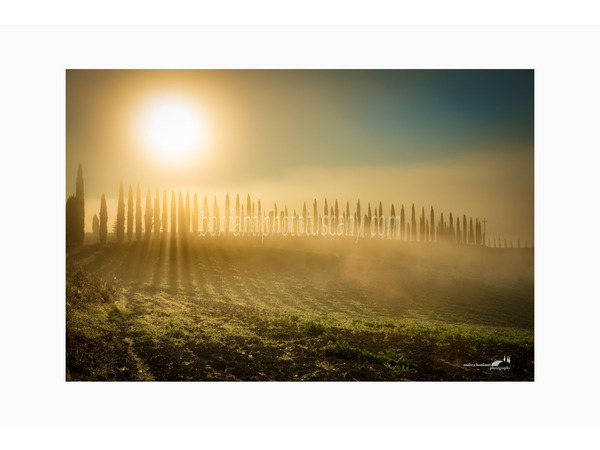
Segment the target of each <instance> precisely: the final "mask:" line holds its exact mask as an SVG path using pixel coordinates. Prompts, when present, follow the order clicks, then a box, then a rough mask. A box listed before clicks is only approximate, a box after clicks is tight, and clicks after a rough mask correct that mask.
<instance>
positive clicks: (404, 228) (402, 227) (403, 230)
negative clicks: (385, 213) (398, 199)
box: [400, 205, 408, 241]
mask: <svg viewBox="0 0 600 450" xmlns="http://www.w3.org/2000/svg"><path fill="white" fill-rule="evenodd" d="M406 225H407V224H406V216H405V215H404V205H402V206H401V207H400V232H401V234H402V240H403V241H405V240H406V237H407V236H408V234H407V230H408V228H407V226H406Z"/></svg>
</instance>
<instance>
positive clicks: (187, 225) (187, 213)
mask: <svg viewBox="0 0 600 450" xmlns="http://www.w3.org/2000/svg"><path fill="white" fill-rule="evenodd" d="M191 219H192V213H191V212H190V193H189V192H186V193H185V233H186V234H189V232H190V220H191Z"/></svg>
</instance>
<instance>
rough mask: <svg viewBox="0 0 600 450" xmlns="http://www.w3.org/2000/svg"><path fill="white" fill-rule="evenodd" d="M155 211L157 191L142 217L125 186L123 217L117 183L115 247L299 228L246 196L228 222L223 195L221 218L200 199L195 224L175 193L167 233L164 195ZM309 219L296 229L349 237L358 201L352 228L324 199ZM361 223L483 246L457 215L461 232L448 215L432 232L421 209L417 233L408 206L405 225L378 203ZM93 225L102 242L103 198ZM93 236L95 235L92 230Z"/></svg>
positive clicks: (481, 237)
mask: <svg viewBox="0 0 600 450" xmlns="http://www.w3.org/2000/svg"><path fill="white" fill-rule="evenodd" d="M160 205H161V201H160V194H159V190H158V189H156V193H155V196H154V204H153V203H152V196H151V190H150V187H148V190H147V193H146V201H145V208H144V214H143V216H142V196H141V187H140V185H138V186H137V190H136V196H135V201H134V196H133V187H132V186H131V185H130V186H129V195H128V200H127V215H126V214H125V206H126V205H125V199H124V190H123V182H121V184H120V186H119V200H118V206H117V218H116V220H115V223H114V226H113V231H114V232H115V234H116V236H117V240H118V241H119V242H123V241H124V240H125V230H126V231H127V233H126V236H127V239H128V241H131V240H132V239H133V236H134V229H135V239H136V240H141V239H142V238H143V237H145V238H146V239H149V238H150V237H151V235H152V230H154V234H155V235H156V236H158V235H160V233H161V232H162V233H166V232H169V231H170V232H171V233H189V232H193V233H194V234H198V232H199V231H202V232H208V231H217V232H218V233H223V234H225V235H229V234H230V233H232V232H233V227H234V224H235V221H236V220H237V219H236V218H237V217H241V218H243V217H245V216H247V215H248V216H250V217H258V218H263V217H265V216H269V218H270V223H273V219H274V218H275V217H278V216H279V219H280V220H279V221H275V222H274V223H275V224H276V228H275V229H274V230H273V232H274V233H287V232H291V231H294V232H297V231H298V230H299V229H300V228H301V225H300V224H301V222H300V221H299V220H296V221H293V222H292V221H291V220H288V221H284V220H283V219H284V217H288V218H290V217H291V216H290V215H289V211H288V208H287V205H285V206H284V208H283V209H281V210H279V209H278V207H277V204H276V203H275V204H274V205H273V209H272V210H270V211H267V210H265V209H264V208H263V207H262V204H261V201H260V200H258V201H257V202H253V201H252V199H251V197H250V195H248V196H247V198H246V205H245V208H244V205H243V204H241V202H240V196H239V194H238V195H237V196H236V200H235V209H234V212H235V214H234V219H233V221H232V220H231V218H230V216H229V214H225V211H230V213H231V212H232V211H231V201H230V196H229V194H227V195H226V197H225V209H224V213H223V214H221V213H220V208H219V204H218V201H217V198H216V197H215V199H214V203H213V208H212V214H208V211H209V208H208V197H207V196H206V195H205V196H204V201H203V204H202V211H203V212H204V213H205V214H206V219H205V220H201V219H199V209H198V197H197V194H194V198H193V209H192V210H190V196H189V193H187V194H186V195H185V202H184V197H183V194H182V193H181V192H180V193H179V194H178V201H176V196H175V192H172V193H171V202H170V211H171V214H170V228H169V215H168V214H167V211H168V208H167V192H166V191H163V195H162V205H163V209H162V214H161V209H160ZM134 210H135V214H134ZM248 211H249V214H248ZM223 216H225V217H223ZM293 216H294V217H296V218H297V217H299V216H302V217H303V218H306V217H308V209H307V206H306V202H305V203H304V205H303V209H302V212H301V214H298V213H297V212H296V210H295V209H294V211H293ZM311 217H312V219H311V220H310V221H304V220H303V221H302V223H303V225H302V227H306V228H308V229H312V230H313V231H316V230H317V227H318V224H319V223H322V222H323V219H324V218H325V219H326V223H329V222H330V223H331V226H332V229H334V230H335V229H336V227H337V226H338V225H339V224H340V223H342V222H343V223H345V224H347V225H348V226H346V227H344V234H345V235H355V233H356V230H357V224H358V222H357V221H356V218H357V217H361V203H360V200H358V202H357V204H356V209H355V212H354V215H353V216H352V217H353V218H354V220H355V222H354V223H353V224H352V226H349V225H350V224H349V223H348V222H349V221H348V218H349V217H351V211H350V202H346V208H345V211H342V212H341V215H340V208H339V203H338V201H337V199H336V200H335V203H334V205H333V206H331V207H329V206H328V202H327V199H325V200H324V205H323V213H322V214H321V213H319V211H318V203H317V200H316V199H314V201H313V211H312V215H311ZM203 218H204V217H203ZM314 218H316V220H314ZM379 218H382V220H381V223H379ZM362 219H363V221H364V235H365V236H370V235H375V236H380V237H385V238H390V239H399V240H405V241H417V242H449V243H458V244H469V245H484V243H485V232H484V231H483V230H482V222H481V221H480V220H479V219H477V218H476V219H475V223H473V219H472V218H470V219H469V221H468V222H467V217H466V215H463V217H462V228H461V219H460V218H459V217H457V218H456V219H455V218H454V217H453V215H452V213H450V214H449V216H448V221H446V219H445V218H444V214H443V213H441V214H440V218H439V221H438V222H437V223H436V225H435V227H433V226H431V224H433V223H435V212H434V209H433V207H431V209H430V213H429V216H428V217H426V215H425V208H422V209H421V216H420V217H419V225H418V227H417V219H416V214H415V206H414V204H413V205H412V207H411V217H410V221H408V220H407V218H406V214H405V210H404V205H401V208H400V213H399V214H397V213H396V209H395V206H394V204H392V205H391V210H390V215H389V216H388V217H385V216H384V214H383V205H382V202H379V207H378V208H372V207H371V203H369V204H368V206H367V212H366V213H365V214H364V215H363V216H362ZM384 219H385V220H384ZM98 222H99V223H100V226H99V228H103V225H102V224H104V229H102V230H100V241H101V242H105V240H106V236H105V234H104V232H105V231H104V230H105V227H106V201H105V198H104V196H103V197H102V202H101V210H100V220H97V218H96V216H94V223H98ZM372 223H373V224H376V226H377V228H378V229H377V230H372V229H371V224H372ZM142 224H143V228H142ZM237 226H238V228H237V230H238V231H240V232H241V234H242V235H251V234H252V233H257V232H258V233H259V232H261V231H262V229H261V226H262V224H261V220H258V221H252V220H245V221H244V220H243V219H242V220H241V222H240V223H238V224H237ZM94 233H96V229H95V228H94Z"/></svg>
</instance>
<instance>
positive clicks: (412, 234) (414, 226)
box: [410, 203, 417, 241]
mask: <svg viewBox="0 0 600 450" xmlns="http://www.w3.org/2000/svg"><path fill="white" fill-rule="evenodd" d="M410 240H411V241H412V240H415V241H416V240H417V219H415V204H414V203H413V204H412V212H411V214H410Z"/></svg>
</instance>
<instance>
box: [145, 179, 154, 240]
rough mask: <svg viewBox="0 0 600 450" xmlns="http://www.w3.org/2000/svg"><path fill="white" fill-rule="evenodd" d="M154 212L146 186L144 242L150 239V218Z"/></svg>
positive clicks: (150, 195)
mask: <svg viewBox="0 0 600 450" xmlns="http://www.w3.org/2000/svg"><path fill="white" fill-rule="evenodd" d="M153 217H154V212H153V211H152V194H151V193H150V186H148V192H147V193H146V211H145V214H144V231H146V240H149V239H150V235H151V234H152V218H153Z"/></svg>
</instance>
